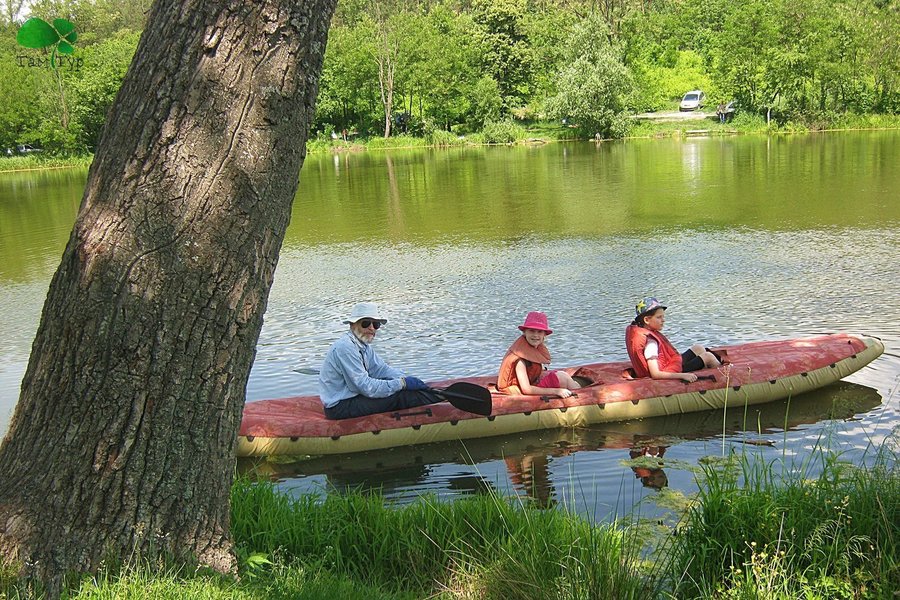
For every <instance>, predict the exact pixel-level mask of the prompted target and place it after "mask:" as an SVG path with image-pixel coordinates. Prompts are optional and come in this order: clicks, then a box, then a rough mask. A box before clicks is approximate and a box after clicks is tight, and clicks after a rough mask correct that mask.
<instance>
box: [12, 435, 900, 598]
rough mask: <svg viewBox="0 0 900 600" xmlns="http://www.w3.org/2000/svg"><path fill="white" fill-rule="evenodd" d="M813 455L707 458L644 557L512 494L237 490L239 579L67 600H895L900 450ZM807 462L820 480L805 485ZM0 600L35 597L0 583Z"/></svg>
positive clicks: (168, 579)
mask: <svg viewBox="0 0 900 600" xmlns="http://www.w3.org/2000/svg"><path fill="white" fill-rule="evenodd" d="M895 437H896V436H895ZM894 443H896V440H894ZM813 454H814V455H815V456H814V457H813V458H811V459H810V460H808V461H807V462H806V463H805V464H804V465H803V466H802V467H800V468H797V469H788V470H787V471H789V472H788V473H787V474H784V475H783V474H781V473H782V471H781V468H780V467H778V466H777V465H778V463H777V462H775V463H766V462H764V461H762V460H760V459H758V458H755V457H750V456H737V457H735V456H732V457H731V458H729V459H727V460H721V459H720V460H711V461H708V462H707V464H706V466H704V467H703V469H702V476H701V492H700V493H699V494H698V495H697V497H696V498H695V499H694V501H693V502H692V503H691V505H690V507H689V508H688V509H687V510H686V512H685V513H684V515H683V516H682V518H681V520H680V523H679V524H678V526H677V527H676V528H675V529H673V530H670V533H669V535H666V536H665V539H664V540H663V542H662V543H661V545H660V546H659V547H657V548H655V549H653V551H652V552H651V553H649V554H647V553H643V552H642V549H641V548H640V547H639V546H640V543H639V541H638V537H639V536H640V535H641V534H639V533H638V532H639V531H641V529H642V527H643V525H642V524H640V523H617V524H604V525H598V524H591V523H588V522H586V521H585V520H583V519H582V518H581V517H578V516H577V515H573V514H569V513H567V512H565V511H563V510H560V509H551V510H540V509H537V508H534V507H532V506H530V505H523V504H522V503H520V502H519V501H518V500H515V499H503V498H498V497H496V496H492V495H484V496H476V497H472V498H467V499H463V500H458V501H455V502H450V503H448V502H439V501H437V500H435V499H434V498H430V497H423V498H421V499H420V500H419V501H417V502H415V503H413V504H411V505H405V506H392V505H390V504H388V503H386V502H385V501H384V500H383V499H382V498H380V497H379V496H376V495H363V494H350V495H346V496H342V495H327V496H302V497H300V498H297V499H293V498H289V497H288V496H285V495H282V494H280V493H279V492H278V491H277V490H275V488H274V487H273V485H272V484H270V483H267V482H263V483H254V482H251V481H248V480H241V481H238V482H237V483H236V484H235V486H234V488H233V492H232V514H233V533H234V537H235V542H236V547H237V553H238V557H239V561H240V565H241V566H240V573H241V576H240V578H239V579H234V578H229V577H223V576H220V575H216V574H210V573H204V572H202V571H200V572H198V571H196V570H191V569H187V568H182V569H180V570H179V569H175V568H161V569H154V568H150V567H148V566H146V565H145V566H140V567H130V568H127V569H124V570H121V571H118V572H111V571H110V572H102V573H100V574H99V575H97V576H95V577H93V578H85V579H83V580H82V581H81V583H80V586H78V587H76V588H74V589H73V591H72V592H71V594H70V595H69V597H70V598H77V599H79V600H87V599H110V600H112V599H114V598H116V599H118V598H124V599H130V598H134V599H138V598H172V599H176V598H177V599H180V598H210V599H218V598H235V599H263V598H266V599H268V598H309V599H326V598H327V599H335V598H337V599H341V598H346V599H350V598H372V599H376V600H382V599H384V600H388V599H390V600H412V599H420V598H440V599H446V600H456V599H467V598H480V599H494V598H496V599H501V598H503V599H506V598H518V599H523V600H525V599H535V600H538V599H541V600H543V599H561V600H562V599H566V600H567V599H573V600H574V599H576V598H578V599H581V598H586V599H605V598H609V599H628V598H634V599H644V598H646V599H648V600H649V599H671V598H679V599H680V598H702V599H709V600H712V599H756V600H781V599H785V600H787V599H793V598H811V599H812V598H829V599H843V598H846V599H848V600H850V599H857V598H872V599H888V598H895V596H894V593H895V590H897V589H900V567H898V562H900V561H898V558H900V556H898V549H900V471H898V466H897V465H898V463H897V458H898V456H897V452H896V450H893V451H889V450H882V452H881V453H880V454H879V455H878V457H877V459H876V460H875V461H874V466H871V467H870V468H859V467H855V466H852V465H849V464H845V463H843V462H841V460H840V457H839V456H837V455H834V454H831V453H828V452H821V451H815V452H814V453H813ZM814 466H815V469H813V470H815V471H816V472H818V473H820V474H818V475H816V476H808V473H809V472H810V471H809V469H812V468H813V467H814ZM776 467H777V468H776ZM642 557H643V558H642ZM647 557H650V558H647ZM0 597H2V598H10V599H11V598H26V597H29V594H28V593H26V591H25V590H24V588H23V587H21V585H20V584H19V583H18V582H17V581H16V580H15V578H14V577H13V576H12V575H11V574H9V573H6V575H5V577H3V576H0Z"/></svg>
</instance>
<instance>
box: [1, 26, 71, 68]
mask: <svg viewBox="0 0 900 600" xmlns="http://www.w3.org/2000/svg"><path fill="white" fill-rule="evenodd" d="M77 39H78V34H77V33H75V26H74V25H72V23H70V22H69V21H67V20H65V19H53V25H51V24H50V23H48V22H47V21H44V20H43V19H38V18H36V17H32V18H31V19H28V20H27V21H25V23H23V24H22V27H21V29H19V33H18V34H17V35H16V41H17V42H18V43H19V45H20V46H24V47H25V48H47V47H48V46H53V52H52V53H51V54H50V66H52V67H53V68H54V69H55V68H56V55H57V54H72V53H73V52H75V46H73V44H74V43H75V40H77Z"/></svg>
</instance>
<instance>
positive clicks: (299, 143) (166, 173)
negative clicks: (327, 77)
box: [0, 0, 336, 589]
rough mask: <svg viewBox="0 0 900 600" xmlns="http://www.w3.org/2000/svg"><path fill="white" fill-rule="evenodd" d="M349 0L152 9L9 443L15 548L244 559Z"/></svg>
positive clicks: (48, 558)
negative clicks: (263, 402) (290, 246)
mask: <svg viewBox="0 0 900 600" xmlns="http://www.w3.org/2000/svg"><path fill="white" fill-rule="evenodd" d="M335 1H336V0H301V1H294V0H244V1H239V0H233V1H223V2H202V1H200V0H157V2H155V3H154V5H153V8H152V9H151V11H150V14H149V16H148V22H147V26H146V29H145V31H144V34H143V36H142V38H141V42H140V44H139V46H138V50H137V53H136V55H135V59H134V62H133V64H132V65H131V68H130V70H129V72H128V75H127V76H126V78H125V81H124V83H123V85H122V88H121V90H120V92H119V95H118V97H117V98H116V101H115V103H114V105H113V107H112V109H111V112H110V115H109V118H108V121H107V124H106V127H105V129H104V132H103V135H102V140H101V142H100V146H99V148H98V150H97V154H96V157H95V159H94V163H93V165H92V166H91V170H90V173H89V175H88V181H87V186H86V189H85V193H84V199H83V200H82V204H81V209H80V211H79V214H78V217H77V220H76V223H75V226H74V229H73V232H72V235H71V238H70V239H69V242H68V245H67V247H66V249H65V252H64V253H63V257H62V262H61V264H60V266H59V269H58V270H57V272H56V274H55V275H54V277H53V280H52V282H51V284H50V290H49V293H48V296H47V300H46V303H45V305H44V311H43V314H42V317H41V323H40V326H39V329H38V332H37V336H36V339H35V342H34V346H33V348H32V354H31V360H30V362H29V364H28V369H27V371H26V373H25V377H24V380H23V383H22V390H21V395H20V398H19V402H18V405H17V407H16V411H15V414H14V416H13V418H12V422H11V424H10V428H9V432H8V433H7V436H6V438H5V440H4V442H3V445H2V447H0V556H2V558H3V560H4V561H5V562H7V563H10V562H12V563H15V564H18V565H19V566H20V567H22V569H23V571H22V572H23V574H26V575H31V576H35V577H36V578H37V579H38V580H39V581H43V582H46V583H49V585H50V586H51V589H52V588H57V589H58V585H59V577H60V575H61V574H63V573H64V572H67V571H90V570H93V569H95V568H96V567H97V566H98V564H99V563H100V561H101V560H102V559H104V558H106V557H108V556H112V557H143V558H151V559H152V558H153V557H155V556H171V557H175V558H177V559H179V560H181V559H185V560H193V559H197V560H199V561H200V563H202V564H205V565H209V566H211V567H213V568H215V569H218V570H220V571H229V570H231V569H233V567H234V558H233V554H232V551H231V550H232V546H231V540H230V536H229V502H228V500H229V491H230V487H231V483H232V473H233V469H234V445H235V439H236V435H237V430H238V425H239V422H240V418H241V411H242V409H243V404H244V395H245V389H246V383H247V377H248V375H249V372H250V367H251V364H252V362H253V358H254V354H255V346H256V342H257V338H258V336H259V331H260V328H261V327H262V318H263V313H264V312H265V308H266V300H267V298H268V292H269V288H270V286H271V283H272V278H273V273H274V270H275V265H276V263H277V261H278V253H279V249H280V247H281V243H282V240H283V238H284V233H285V229H286V227H287V224H288V220H289V217H290V207H291V202H292V200H293V197H294V194H295V192H296V186H297V176H298V173H299V170H300V167H301V165H302V163H303V158H304V156H305V152H306V150H305V143H306V137H307V133H308V128H309V125H310V122H311V120H312V118H313V108H314V104H315V98H316V93H317V82H318V76H319V72H320V70H321V63H322V56H323V54H324V51H325V43H326V39H327V32H328V25H329V23H330V19H331V15H332V13H333V11H334V4H335Z"/></svg>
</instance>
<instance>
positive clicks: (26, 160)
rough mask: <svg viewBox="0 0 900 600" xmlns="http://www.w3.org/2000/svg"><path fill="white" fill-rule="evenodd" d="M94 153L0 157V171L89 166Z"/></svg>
mask: <svg viewBox="0 0 900 600" xmlns="http://www.w3.org/2000/svg"><path fill="white" fill-rule="evenodd" d="M93 160H94V155H93V154H89V155H87V156H47V155H38V154H29V155H27V156H4V157H0V173H11V172H16V171H37V170H41V169H64V168H69V167H84V168H87V167H89V166H91V161H93Z"/></svg>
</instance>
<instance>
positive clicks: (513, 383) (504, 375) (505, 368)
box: [497, 335, 550, 394]
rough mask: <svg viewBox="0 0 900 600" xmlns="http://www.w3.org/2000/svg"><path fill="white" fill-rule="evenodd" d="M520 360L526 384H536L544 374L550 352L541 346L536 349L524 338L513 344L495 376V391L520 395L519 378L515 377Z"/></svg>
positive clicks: (521, 337)
mask: <svg viewBox="0 0 900 600" xmlns="http://www.w3.org/2000/svg"><path fill="white" fill-rule="evenodd" d="M520 360H524V361H525V371H526V373H528V382H529V383H531V384H532V385H535V384H537V382H538V380H539V379H540V378H541V375H542V374H543V372H544V366H543V365H546V364H550V350H548V349H547V346H545V345H544V344H541V345H540V346H538V347H537V348H535V347H534V346H532V345H531V344H529V343H528V340H526V339H525V336H524V335H523V336H519V338H518V339H517V340H516V341H515V342H513V345H512V346H510V347H509V350H507V351H506V356H504V357H503V362H502V363H500V373H499V374H498V375H497V389H498V390H500V391H501V392H505V393H507V394H521V393H522V390H521V389H519V378H518V377H517V376H516V364H518V362H519V361H520Z"/></svg>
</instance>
